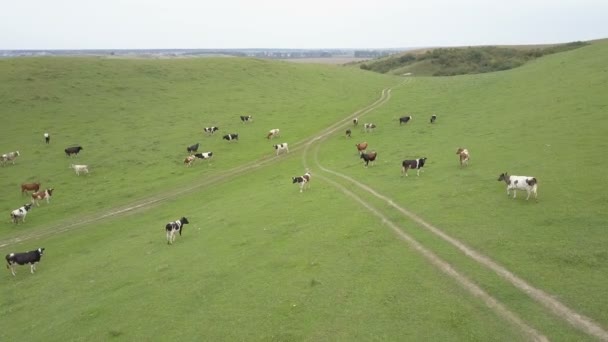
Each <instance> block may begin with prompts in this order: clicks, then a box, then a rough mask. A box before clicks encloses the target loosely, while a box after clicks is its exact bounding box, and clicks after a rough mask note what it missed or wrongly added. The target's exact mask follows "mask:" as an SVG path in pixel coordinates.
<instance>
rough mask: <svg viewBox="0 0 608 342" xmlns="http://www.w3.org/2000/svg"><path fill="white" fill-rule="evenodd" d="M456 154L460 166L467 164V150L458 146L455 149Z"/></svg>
mask: <svg viewBox="0 0 608 342" xmlns="http://www.w3.org/2000/svg"><path fill="white" fill-rule="evenodd" d="M456 154H457V155H458V159H459V160H460V166H465V165H469V150H467V149H466V148H462V147H460V148H459V149H458V150H456Z"/></svg>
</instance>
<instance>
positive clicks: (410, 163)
mask: <svg viewBox="0 0 608 342" xmlns="http://www.w3.org/2000/svg"><path fill="white" fill-rule="evenodd" d="M425 162H426V157H424V158H418V159H413V160H404V161H403V163H401V176H403V174H404V173H405V175H406V176H407V170H409V169H416V170H418V171H417V172H416V175H417V176H420V169H422V167H423V166H424V163H425Z"/></svg>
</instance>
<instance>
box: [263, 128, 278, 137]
mask: <svg viewBox="0 0 608 342" xmlns="http://www.w3.org/2000/svg"><path fill="white" fill-rule="evenodd" d="M280 135H281V131H280V130H279V129H278V128H273V129H271V130H270V131H268V134H266V139H272V138H275V137H278V136H280Z"/></svg>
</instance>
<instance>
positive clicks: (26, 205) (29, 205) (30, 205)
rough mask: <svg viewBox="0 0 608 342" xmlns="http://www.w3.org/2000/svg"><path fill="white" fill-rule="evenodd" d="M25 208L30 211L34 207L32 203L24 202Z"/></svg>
mask: <svg viewBox="0 0 608 342" xmlns="http://www.w3.org/2000/svg"><path fill="white" fill-rule="evenodd" d="M23 209H25V211H29V210H30V209H32V203H28V204H24V205H23Z"/></svg>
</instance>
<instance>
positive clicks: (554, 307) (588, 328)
mask: <svg viewBox="0 0 608 342" xmlns="http://www.w3.org/2000/svg"><path fill="white" fill-rule="evenodd" d="M389 99H390V91H389V97H388V98H387V99H386V100H385V101H383V102H382V103H379V104H378V105H377V106H376V107H378V106H380V105H382V104H383V103H385V102H387V101H388V100H389ZM373 109H375V107H373V108H368V109H367V110H366V111H365V112H363V113H361V114H360V115H362V114H365V113H367V112H370V111H372V110H373ZM340 128H342V127H335V129H334V130H333V132H332V131H326V132H323V133H321V134H319V136H317V137H316V138H314V139H312V140H310V141H309V142H308V143H307V144H306V149H305V150H304V153H303V155H302V163H303V165H304V167H305V168H307V169H311V167H310V165H308V163H307V154H308V152H309V150H310V148H311V147H312V144H313V143H315V142H317V144H316V146H315V149H314V152H313V155H312V158H313V160H314V164H315V168H316V169H318V170H321V171H323V172H326V173H328V174H332V175H334V176H337V177H340V178H342V179H344V180H347V181H349V182H350V183H351V184H353V185H355V186H357V187H358V188H359V189H362V190H364V191H365V192H367V193H368V194H370V195H372V196H374V197H376V198H378V199H380V200H382V201H384V202H386V203H387V204H388V205H389V206H391V207H392V208H394V209H396V210H397V211H398V212H399V213H401V214H402V215H403V216H405V217H407V218H409V219H410V220H412V221H414V222H416V223H417V224H418V225H419V226H421V227H423V228H424V229H426V230H428V231H430V232H431V233H433V234H435V235H436V236H438V237H440V238H441V239H442V240H444V241H446V242H448V243H450V244H451V245H452V246H454V247H456V248H457V249H458V250H460V251H461V252H462V253H463V254H464V255H466V256H467V257H469V258H471V259H473V260H475V261H476V262H478V263H479V264H481V265H482V266H484V267H485V268H487V269H489V270H491V271H493V272H495V273H496V274H498V275H499V276H500V277H501V278H503V279H505V280H506V281H508V282H509V283H511V284H512V285H513V286H515V287H516V288H517V289H519V290H521V291H522V292H524V293H525V294H527V295H528V296H530V297H531V298H532V299H534V300H535V301H536V302H538V303H540V304H541V305H543V306H544V307H545V308H547V309H548V310H550V312H551V313H553V314H554V315H555V316H557V317H559V318H560V319H562V320H565V321H566V322H568V323H569V324H570V325H572V326H573V327H575V328H576V329H579V330H581V331H583V332H584V333H586V334H588V335H590V336H593V337H595V338H598V339H599V340H601V341H608V332H607V331H606V330H604V328H603V327H602V326H600V325H599V324H598V323H596V322H594V321H593V320H592V319H591V318H589V317H586V316H584V315H582V314H580V313H578V312H576V311H574V310H572V309H570V308H568V307H567V306H566V305H564V304H563V303H561V302H560V301H558V300H557V299H555V298H554V297H553V296H551V295H549V294H547V293H545V292H544V291H542V290H540V289H538V288H535V287H534V286H532V285H530V284H528V283H527V282H526V281H524V280H523V279H521V278H519V277H518V276H517V275H516V274H514V273H513V272H511V271H509V270H507V269H506V268H505V267H504V266H501V265H500V264H498V263H497V262H495V261H493V260H492V259H491V258H489V257H488V256H485V255H483V254H481V253H479V252H477V251H475V250H473V249H472V248H470V247H468V246H467V245H466V244H464V243H463V242H461V241H459V240H457V239H455V238H453V237H451V236H449V235H448V234H446V233H445V232H443V231H442V230H441V229H439V228H437V227H435V226H433V225H431V224H430V223H428V222H426V221H424V220H423V219H422V218H420V217H419V216H417V215H416V214H414V213H412V212H410V211H408V210H406V209H405V208H403V207H401V206H399V205H397V204H396V203H395V202H394V201H393V200H392V199H390V198H389V197H387V196H384V195H382V194H380V193H378V192H377V191H375V190H374V189H372V188H370V187H369V186H367V185H365V184H363V183H361V182H358V181H356V180H355V179H353V178H351V177H348V176H346V175H343V174H341V173H339V172H336V171H332V170H330V169H328V168H325V167H323V166H322V165H321V163H320V162H319V160H318V150H319V147H320V145H321V143H322V142H323V140H325V139H326V138H327V137H329V136H330V135H331V134H332V133H335V131H337V130H338V129H340ZM313 176H314V177H316V178H320V179H323V180H324V181H326V182H328V183H329V184H331V185H333V186H334V187H336V188H338V189H339V190H340V191H342V192H343V193H345V194H346V195H347V196H349V197H350V198H352V199H353V200H354V201H356V202H358V203H360V204H361V205H363V206H364V207H365V208H367V209H368V210H369V211H370V212H372V213H373V214H374V215H376V216H378V218H380V219H381V220H382V222H383V223H385V224H387V225H388V226H389V227H390V228H391V229H392V230H393V231H394V232H395V233H396V234H397V235H398V236H399V237H400V238H401V239H403V240H405V241H407V242H408V243H409V244H410V245H411V246H412V247H413V248H414V249H415V250H417V251H418V252H420V253H421V254H422V255H423V256H424V257H425V258H427V259H428V260H429V261H430V262H431V263H432V264H433V265H434V266H436V267H437V268H439V269H440V270H441V271H442V272H444V273H445V274H447V275H448V276H450V277H452V278H453V279H454V280H456V281H457V282H458V283H459V284H460V285H461V286H463V287H464V288H465V289H466V290H467V291H469V292H470V293H471V294H472V295H473V296H475V297H478V298H481V299H482V300H483V301H484V303H485V304H486V305H487V306H488V307H490V308H491V309H493V310H494V311H495V312H496V313H497V314H498V315H499V316H501V317H503V318H504V319H506V320H507V321H509V322H511V323H513V324H514V325H516V326H517V327H519V328H520V329H521V330H522V331H523V332H525V333H526V334H527V335H528V336H529V337H530V338H531V339H533V340H547V338H546V337H545V336H543V335H542V334H540V333H539V332H537V331H536V330H535V329H534V328H532V327H530V326H529V325H527V324H526V323H525V322H524V321H522V320H521V319H520V318H519V317H517V315H515V314H514V313H512V312H510V311H509V310H508V309H507V308H506V307H504V305H502V304H501V303H500V302H498V301H497V300H496V299H495V298H493V297H491V296H490V295H489V294H487V293H486V292H484V291H483V290H482V289H481V288H479V287H478V286H477V285H476V284H474V283H473V282H472V281H470V280H468V279H467V278H466V277H465V276H463V275H461V274H459V273H458V272H457V271H456V270H454V269H453V267H451V266H450V265H449V264H448V263H447V262H445V261H443V260H441V259H440V258H439V257H437V256H436V255H435V254H434V253H432V252H431V251H429V250H427V249H426V248H424V246H422V245H420V243H418V242H417V241H416V240H415V239H413V238H412V237H411V236H409V235H408V234H406V233H405V232H404V231H403V229H402V228H400V227H399V226H398V225H396V224H395V223H394V222H392V221H391V220H390V219H389V218H388V217H387V216H385V215H383V214H382V213H380V212H379V211H378V210H377V209H375V208H374V207H373V206H372V205H371V204H370V203H369V202H367V201H365V200H364V199H362V198H361V197H359V196H357V195H355V194H354V193H352V192H351V191H349V190H347V189H346V188H345V187H343V186H342V185H340V184H339V183H336V182H334V181H332V180H330V179H329V178H327V177H325V176H323V175H320V174H316V175H315V174H314V173H313Z"/></svg>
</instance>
